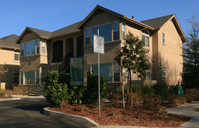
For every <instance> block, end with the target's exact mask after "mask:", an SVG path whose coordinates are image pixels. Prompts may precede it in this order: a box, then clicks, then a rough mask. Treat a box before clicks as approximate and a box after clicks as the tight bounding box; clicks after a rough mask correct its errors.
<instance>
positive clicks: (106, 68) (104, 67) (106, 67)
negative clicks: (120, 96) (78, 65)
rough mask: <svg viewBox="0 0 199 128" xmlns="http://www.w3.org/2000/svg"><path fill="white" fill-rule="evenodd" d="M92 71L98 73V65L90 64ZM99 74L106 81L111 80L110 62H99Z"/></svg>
mask: <svg viewBox="0 0 199 128" xmlns="http://www.w3.org/2000/svg"><path fill="white" fill-rule="evenodd" d="M92 69H93V73H95V74H97V73H98V66H97V65H93V66H92ZM100 74H101V75H103V76H104V77H105V78H106V79H107V81H108V82H112V64H101V65H100Z"/></svg>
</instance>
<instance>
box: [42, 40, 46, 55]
mask: <svg viewBox="0 0 199 128" xmlns="http://www.w3.org/2000/svg"><path fill="white" fill-rule="evenodd" d="M41 46H42V53H44V54H46V53H47V52H46V40H42V44H41Z"/></svg>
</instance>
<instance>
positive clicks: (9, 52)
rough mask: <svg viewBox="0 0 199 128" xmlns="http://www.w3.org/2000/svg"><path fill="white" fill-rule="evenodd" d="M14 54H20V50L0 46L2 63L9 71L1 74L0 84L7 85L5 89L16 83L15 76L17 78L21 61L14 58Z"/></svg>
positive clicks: (0, 60) (0, 62) (0, 63)
mask: <svg viewBox="0 0 199 128" xmlns="http://www.w3.org/2000/svg"><path fill="white" fill-rule="evenodd" d="M14 54H19V50H14V49H7V48H0V65H3V67H4V69H7V72H5V73H4V74H0V84H1V85H5V89H11V88H12V87H13V86H14V84H18V83H14V82H15V81H14V76H16V78H15V79H17V76H18V73H19V65H20V61H19V60H18V61H17V60H14Z"/></svg>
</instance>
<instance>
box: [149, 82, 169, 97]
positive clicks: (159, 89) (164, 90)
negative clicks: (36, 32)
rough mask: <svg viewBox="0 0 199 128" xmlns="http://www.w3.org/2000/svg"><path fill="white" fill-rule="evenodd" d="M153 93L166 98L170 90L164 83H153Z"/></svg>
mask: <svg viewBox="0 0 199 128" xmlns="http://www.w3.org/2000/svg"><path fill="white" fill-rule="evenodd" d="M153 88H154V91H155V94H156V95H158V96H160V97H161V98H167V97H169V96H170V95H171V91H170V90H169V88H168V85H167V84H166V83H161V84H155V85H154V86H153Z"/></svg>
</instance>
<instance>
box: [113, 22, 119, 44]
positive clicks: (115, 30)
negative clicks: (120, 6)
mask: <svg viewBox="0 0 199 128" xmlns="http://www.w3.org/2000/svg"><path fill="white" fill-rule="evenodd" d="M119 38H120V37H119V21H115V22H113V40H119Z"/></svg>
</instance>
